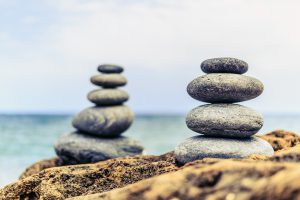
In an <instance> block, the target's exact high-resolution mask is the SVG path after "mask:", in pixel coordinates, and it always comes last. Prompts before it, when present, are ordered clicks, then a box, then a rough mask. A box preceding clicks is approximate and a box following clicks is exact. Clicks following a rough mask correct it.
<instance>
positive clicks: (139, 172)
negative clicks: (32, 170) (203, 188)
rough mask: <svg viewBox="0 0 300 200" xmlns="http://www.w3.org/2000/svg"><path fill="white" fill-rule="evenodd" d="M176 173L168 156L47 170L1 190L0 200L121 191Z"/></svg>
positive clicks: (51, 199) (57, 199)
mask: <svg viewBox="0 0 300 200" xmlns="http://www.w3.org/2000/svg"><path fill="white" fill-rule="evenodd" d="M176 169H177V167H176V165H175V160H174V157H173V155H172V154H167V155H163V156H137V157H131V158H121V159H113V160H109V161H105V162H99V163H96V164H88V165H74V166H65V167H55V168H49V169H46V170H44V171H41V172H39V173H38V174H34V175H32V176H29V177H27V178H23V179H21V180H20V181H18V182H16V183H13V184H11V185H8V186H6V187H5V188H3V189H1V190H0V199H1V200H2V199H3V200H15V199H30V200H37V199H45V200H62V199H66V198H68V197H75V196H80V195H88V194H93V193H99V192H104V191H109V190H112V189H114V188H120V187H124V186H125V185H128V184H132V183H135V182H137V181H140V180H143V179H147V178H150V177H153V176H156V175H160V174H163V173H166V172H170V171H174V170H176Z"/></svg>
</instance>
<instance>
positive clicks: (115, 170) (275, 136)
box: [0, 131, 300, 200]
mask: <svg viewBox="0 0 300 200" xmlns="http://www.w3.org/2000/svg"><path fill="white" fill-rule="evenodd" d="M261 137H262V138H264V139H265V140H267V141H269V142H270V144H271V145H272V146H273V148H274V149H275V150H276V152H275V155H274V156H271V157H270V156H259V155H252V156H250V157H249V158H246V159H227V160H223V159H213V158H207V159H203V160H200V161H196V162H192V163H188V164H186V165H185V166H182V167H180V166H178V165H176V164H175V159H174V154H172V153H169V154H166V155H162V156H136V157H132V158H119V159H114V160H108V161H103V162H99V163H96V164H88V165H75V166H63V167H54V166H56V162H57V159H52V160H47V161H44V162H39V163H37V164H35V165H33V166H32V167H30V168H29V169H27V170H26V172H25V173H24V174H23V175H22V179H21V180H19V181H18V182H16V183H13V184H11V185H8V186H6V187H5V188H3V189H1V190H0V199H5V200H10V199H33V200H35V199H47V200H50V199H51V200H52V199H58V200H60V199H66V198H71V197H74V198H73V200H76V199H77V200H82V199H84V200H95V199H105V200H107V199H109V200H111V199H118V200H122V199H128V200H129V199H130V200H137V199H139V200H143V199H146V200H147V199H149V200H150V199H151V200H152V199H161V200H164V199H174V200H178V199H187V200H196V199H229V200H239V199H258V200H260V199H261V200H262V199H272V200H277V199H278V200H279V199H286V200H289V199H299V198H300V189H299V188H300V182H299V179H300V164H299V162H300V137H299V136H297V135H296V134H294V133H292V132H287V131H274V132H272V133H269V134H267V135H265V136H261ZM58 164H59V162H58ZM46 166H48V167H54V168H48V169H45V168H47V167H46ZM40 170H43V171H40ZM175 171H176V172H175ZM167 172H168V173H167ZM164 173H167V174H164ZM160 174H164V175H160ZM154 176H155V177H154ZM150 177H153V178H151V179H149V178H150ZM143 179H147V180H144V181H140V180H143ZM137 181H140V182H137ZM136 182H137V183H136ZM133 183H135V184H133ZM118 188H120V189H118Z"/></svg>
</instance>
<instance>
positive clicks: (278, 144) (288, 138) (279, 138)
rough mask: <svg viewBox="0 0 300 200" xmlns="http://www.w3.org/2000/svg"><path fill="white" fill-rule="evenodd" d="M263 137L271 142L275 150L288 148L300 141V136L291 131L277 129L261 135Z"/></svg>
mask: <svg viewBox="0 0 300 200" xmlns="http://www.w3.org/2000/svg"><path fill="white" fill-rule="evenodd" d="M261 138H262V139H264V140H266V141H267V142H269V143H270V144H271V145H272V146H273V149H274V150H275V151H278V150H281V149H286V148H290V147H293V146H295V145H296V144H299V143H300V137H299V136H298V135H297V134H296V133H294V132H291V131H284V130H276V131H273V132H271V133H268V134H266V135H263V136H261Z"/></svg>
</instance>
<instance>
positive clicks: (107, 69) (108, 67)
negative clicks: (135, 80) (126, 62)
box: [98, 64, 124, 74]
mask: <svg viewBox="0 0 300 200" xmlns="http://www.w3.org/2000/svg"><path fill="white" fill-rule="evenodd" d="M98 71H99V72H102V73H104V74H120V73H122V72H123V71H124V69H123V67H121V66H118V65H112V64H104V65H100V66H99V67H98Z"/></svg>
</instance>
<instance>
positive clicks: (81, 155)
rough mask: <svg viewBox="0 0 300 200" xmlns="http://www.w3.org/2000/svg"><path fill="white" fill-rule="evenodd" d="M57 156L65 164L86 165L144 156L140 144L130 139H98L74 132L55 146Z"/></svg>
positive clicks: (121, 137)
mask: <svg viewBox="0 0 300 200" xmlns="http://www.w3.org/2000/svg"><path fill="white" fill-rule="evenodd" d="M54 148H55V151H56V154H57V155H58V156H59V157H60V159H61V160H62V161H63V162H64V164H71V165H72V164H85V163H95V162H98V161H103V160H108V159H113V158H118V157H126V156H135V155H140V154H143V152H144V147H143V146H142V145H141V143H140V142H138V141H136V140H134V139H132V138H129V137H124V136H120V137H116V138H98V137H95V136H90V135H85V134H83V133H80V132H73V133H69V134H66V135H63V136H62V137H61V138H60V139H59V140H58V141H57V142H56V144H55V147H54Z"/></svg>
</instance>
